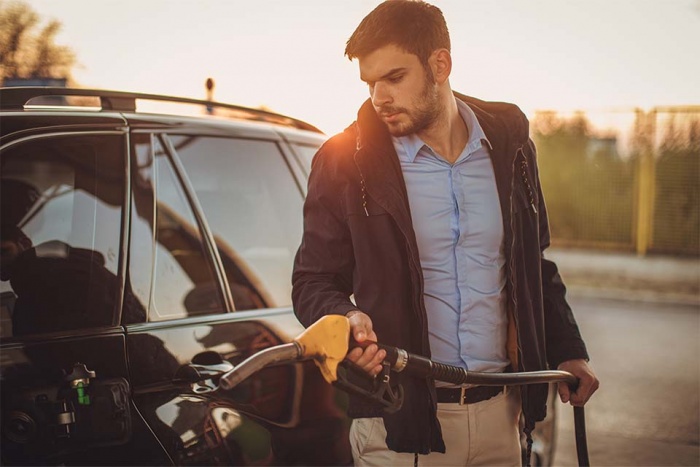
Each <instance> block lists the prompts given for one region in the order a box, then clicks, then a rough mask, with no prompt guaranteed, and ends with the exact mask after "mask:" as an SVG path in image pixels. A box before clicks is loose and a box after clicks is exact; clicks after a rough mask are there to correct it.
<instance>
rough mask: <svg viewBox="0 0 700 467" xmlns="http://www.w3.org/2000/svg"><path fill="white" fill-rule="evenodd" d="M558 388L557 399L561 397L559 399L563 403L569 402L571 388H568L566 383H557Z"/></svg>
mask: <svg viewBox="0 0 700 467" xmlns="http://www.w3.org/2000/svg"><path fill="white" fill-rule="evenodd" d="M558 389H559V399H561V401H562V402H563V403H564V404H566V403H567V402H569V399H570V398H571V390H570V389H569V385H568V384H566V383H559V384H558Z"/></svg>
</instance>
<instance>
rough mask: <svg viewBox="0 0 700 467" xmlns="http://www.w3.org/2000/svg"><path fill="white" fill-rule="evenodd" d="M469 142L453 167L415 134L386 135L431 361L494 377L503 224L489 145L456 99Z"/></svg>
mask: <svg viewBox="0 0 700 467" xmlns="http://www.w3.org/2000/svg"><path fill="white" fill-rule="evenodd" d="M457 105H458V109H459V114H460V116H461V117H462V119H463V120H464V122H465V123H466V125H467V128H468V130H469V141H468V142H467V145H466V146H465V148H464V150H463V151H462V153H461V154H460V155H459V157H458V158H457V160H456V161H455V163H454V164H450V163H449V162H447V161H446V160H445V159H444V158H442V157H441V156H439V155H438V154H437V153H435V152H434V151H433V150H432V149H431V148H430V147H429V146H428V145H427V144H425V143H424V142H423V141H422V140H421V139H420V138H419V137H418V136H416V135H415V134H414V135H409V136H403V137H394V138H392V139H393V143H394V147H395V149H396V152H397V154H398V156H399V161H400V163H401V170H402V171H403V176H404V179H405V181H406V189H407V190H408V200H409V204H410V207H411V215H412V218H413V228H414V230H415V232H416V239H417V241H418V250H419V254H420V262H421V267H422V269H423V278H424V281H425V289H424V296H423V298H424V301H425V306H426V310H427V313H428V332H429V337H430V348H431V352H432V358H433V359H434V360H435V361H438V362H442V363H447V364H450V365H456V366H459V367H462V368H466V369H468V370H471V371H502V370H503V369H504V368H505V367H506V366H507V365H508V363H509V362H508V357H507V352H506V340H507V328H508V318H507V316H506V311H505V310H506V307H505V299H506V297H505V257H504V254H503V221H502V215H501V207H500V202H499V200H498V191H497V188H496V179H495V175H494V171H493V166H492V163H491V158H490V156H489V152H488V151H489V149H488V148H489V147H490V143H489V142H488V140H487V139H486V135H485V134H484V131H483V129H482V128H481V126H480V125H479V122H478V120H477V118H476V115H474V112H473V111H472V110H471V109H470V108H469V106H467V105H466V104H464V103H463V102H461V101H459V100H457Z"/></svg>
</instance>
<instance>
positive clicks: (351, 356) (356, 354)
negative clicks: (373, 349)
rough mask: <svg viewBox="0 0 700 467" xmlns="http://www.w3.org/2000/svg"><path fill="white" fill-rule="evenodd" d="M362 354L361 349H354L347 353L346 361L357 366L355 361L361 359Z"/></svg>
mask: <svg viewBox="0 0 700 467" xmlns="http://www.w3.org/2000/svg"><path fill="white" fill-rule="evenodd" d="M363 353H364V351H363V350H362V348H361V347H355V348H354V349H352V350H351V351H350V352H348V354H347V359H348V360H350V361H351V362H353V363H355V364H357V360H358V359H359V358H360V357H362V354H363Z"/></svg>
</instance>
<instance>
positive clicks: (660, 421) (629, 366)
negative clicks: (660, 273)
mask: <svg viewBox="0 0 700 467" xmlns="http://www.w3.org/2000/svg"><path fill="white" fill-rule="evenodd" d="M570 303H571V305H572V308H573V309H574V312H575V314H576V318H577V321H578V323H579V327H580V329H581V333H582V334H583V336H584V338H585V340H586V344H587V346H588V351H589V354H590V356H591V364H592V365H593V368H594V370H595V371H596V373H597V375H598V377H599V379H600V381H601V386H600V389H599V390H598V392H597V393H596V394H595V396H594V397H593V399H591V400H590V401H589V403H588V404H587V405H586V425H587V433H588V446H589V454H590V461H591V465H611V466H612V465H614V466H623V465H634V466H661V465H692V466H698V465H700V308H699V307H698V306H697V305H680V304H668V303H649V302H640V301H631V300H630V301H624V300H610V299H601V298H590V297H583V296H579V297H573V298H571V299H570ZM557 410H558V413H557V417H558V419H557V422H558V436H557V445H556V446H557V448H556V453H555V457H554V464H555V465H557V466H571V465H577V461H576V452H575V443H574V434H573V411H572V410H571V408H570V406H568V405H567V406H564V405H563V404H561V403H559V404H558V407H557Z"/></svg>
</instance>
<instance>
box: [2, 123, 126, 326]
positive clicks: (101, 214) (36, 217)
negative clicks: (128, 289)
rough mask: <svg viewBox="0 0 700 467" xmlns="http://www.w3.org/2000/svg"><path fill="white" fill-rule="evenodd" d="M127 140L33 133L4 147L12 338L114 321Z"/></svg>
mask: <svg viewBox="0 0 700 467" xmlns="http://www.w3.org/2000/svg"><path fill="white" fill-rule="evenodd" d="M124 154H125V150H124V137H123V136H122V135H118V134H75V135H70V136H66V135H63V136H50V137H39V138H33V139H29V140H27V141H24V142H20V143H16V144H12V145H10V146H7V147H5V148H4V149H3V150H2V151H1V153H0V166H1V169H0V177H1V179H2V183H1V184H0V189H1V191H2V193H1V195H0V201H1V203H2V209H1V210H0V217H1V218H2V229H1V230H2V231H1V232H0V240H1V243H2V255H1V256H0V272H1V274H0V276H1V279H2V282H0V292H1V298H2V319H1V320H0V326H1V327H2V332H1V334H2V336H4V337H7V336H20V335H27V334H35V333H41V332H54V331H62V330H70V329H77V328H86V327H94V326H107V325H110V324H111V323H112V319H113V315H114V309H115V305H116V303H117V294H118V292H119V285H118V283H119V281H118V280H117V274H118V262H119V251H120V248H119V242H120V232H121V215H122V208H121V206H122V200H123V198H124V196H123V193H124Z"/></svg>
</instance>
